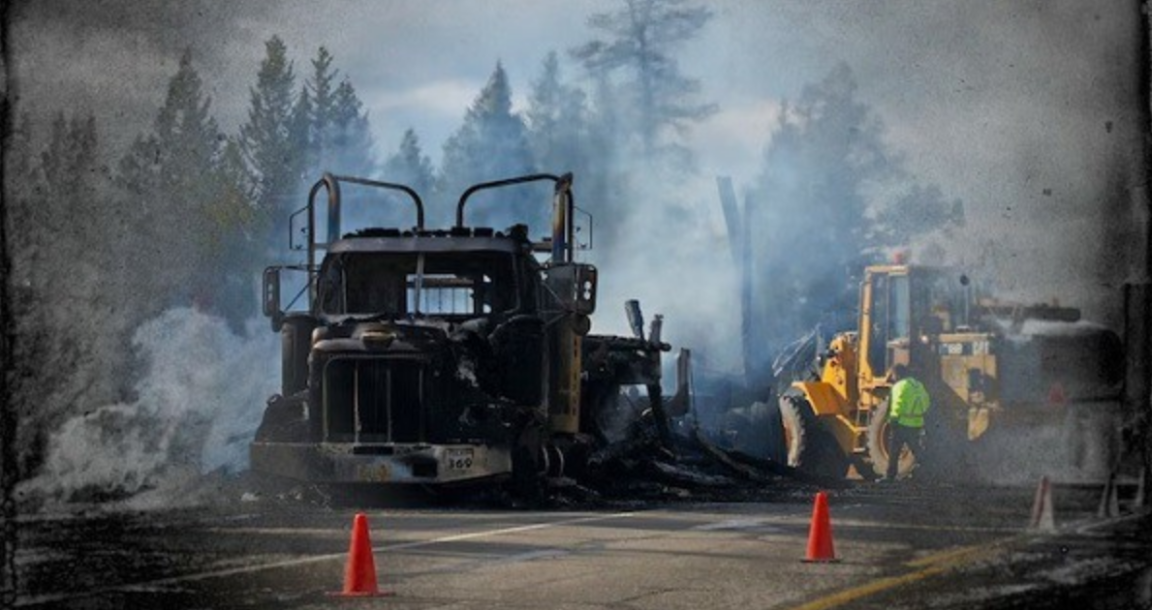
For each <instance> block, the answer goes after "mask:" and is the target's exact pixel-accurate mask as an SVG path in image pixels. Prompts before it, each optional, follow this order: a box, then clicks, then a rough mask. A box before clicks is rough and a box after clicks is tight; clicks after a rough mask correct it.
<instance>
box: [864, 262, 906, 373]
mask: <svg viewBox="0 0 1152 610" xmlns="http://www.w3.org/2000/svg"><path fill="white" fill-rule="evenodd" d="M910 296H911V295H910V294H909V287H908V276H906V275H877V276H875V277H874V279H873V284H872V303H871V311H872V320H871V328H870V329H869V330H870V332H871V333H872V336H871V337H870V342H869V344H868V365H869V366H870V367H871V368H872V370H873V371H875V372H877V373H879V372H881V371H886V370H888V367H890V366H891V365H892V362H890V360H891V350H889V349H888V348H889V346H890V345H891V344H892V343H893V342H895V341H900V340H905V341H906V340H907V339H908V336H909V334H910V332H911V317H910V315H911V307H910V305H911V303H910Z"/></svg>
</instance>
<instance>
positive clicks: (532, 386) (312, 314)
mask: <svg viewBox="0 0 1152 610" xmlns="http://www.w3.org/2000/svg"><path fill="white" fill-rule="evenodd" d="M535 181H551V182H552V183H554V184H555V190H554V194H553V198H552V208H553V222H552V225H553V226H552V234H551V238H550V239H545V240H542V241H540V242H537V243H533V242H532V241H531V240H530V239H529V234H528V228H527V227H526V226H524V225H514V226H512V227H511V228H509V229H507V230H506V231H496V230H493V229H490V228H480V227H468V226H466V225H465V222H464V212H465V207H466V205H467V203H468V200H469V197H470V196H471V195H473V194H474V193H476V192H477V191H480V190H484V189H492V188H499V187H508V186H513V185H517V184H522V183H526V182H535ZM342 183H352V184H357V185H360V186H366V187H373V188H376V189H386V190H390V191H399V192H402V193H404V194H405V195H406V196H407V197H408V198H409V199H411V201H412V203H413V204H414V207H415V211H416V225H415V227H414V228H413V229H410V230H399V229H394V228H377V229H363V230H359V231H357V232H355V233H350V234H346V235H341V232H340V217H341V203H342V202H341V196H340V187H341V184H342ZM322 189H323V190H326V191H327V195H328V201H327V240H326V241H319V240H318V239H317V222H316V215H317V209H316V207H317V206H316V196H317V194H318V193H319V191H320V190H322ZM391 201H393V200H389V199H382V200H381V203H384V204H387V203H390V202H391ZM574 210H575V207H574V202H573V195H572V176H571V174H567V175H564V176H554V175H550V174H535V175H531V176H522V177H518V178H511V179H508V180H500V181H495V182H488V183H483V184H478V185H475V186H473V187H471V188H469V189H468V190H467V191H465V193H464V194H463V195H462V196H461V197H460V200H459V202H458V205H457V209H456V224H455V226H454V227H452V228H451V229H448V230H427V229H425V227H424V207H423V202H422V201H421V199H420V197H419V195H418V194H417V193H415V192H414V191H413V190H412V189H410V188H408V187H406V186H403V185H399V184H393V183H386V182H376V181H370V180H364V179H360V178H350V177H340V176H333V175H329V174H325V175H324V177H323V178H322V179H321V180H320V181H318V182H317V183H316V185H315V186H314V187H313V188H312V191H311V193H310V195H309V199H308V204H307V206H306V207H305V208H303V209H301V210H300V211H299V212H297V213H296V214H294V215H293V219H294V220H295V219H298V218H300V217H301V216H302V215H306V217H305V218H304V219H303V220H304V221H306V227H301V229H302V232H304V231H306V233H307V236H308V237H307V251H308V262H307V264H306V265H301V266H295V267H293V266H284V267H271V268H269V269H267V270H266V271H265V275H264V313H265V314H266V315H268V316H269V317H270V318H271V319H272V326H273V329H274V330H276V331H278V332H279V333H280V334H281V337H282V340H283V377H282V382H283V383H282V391H281V393H280V394H277V395H274V396H273V397H272V398H270V399H269V401H268V405H267V407H266V410H265V413H264V419H263V422H262V423H261V425H260V428H259V429H258V430H257V433H256V438H255V441H254V442H253V443H252V445H251V464H252V468H253V470H255V471H257V472H263V473H269V474H274V475H279V476H284V477H288V478H292V479H298V480H305V481H315V482H325V483H390V484H423V485H432V486H437V485H444V484H458V483H466V482H472V481H480V480H487V479H499V478H507V477H509V476H512V475H513V474H515V475H516V476H517V477H523V478H524V479H528V480H531V479H538V478H540V477H544V476H550V475H551V476H558V475H561V474H564V472H565V471H566V470H567V472H568V473H572V470H573V467H574V466H575V467H578V466H579V465H580V464H581V463H582V462H583V460H584V459H585V456H586V455H587V453H588V451H589V449H590V445H591V444H592V443H594V442H595V439H596V438H597V434H596V431H595V430H594V429H593V428H594V426H595V421H596V418H595V417H582V415H585V414H586V413H587V412H588V411H589V410H592V409H597V408H602V407H603V408H607V407H604V405H610V404H613V403H612V401H610V400H606V399H605V398H604V396H605V395H606V394H612V393H613V392H615V393H618V392H619V388H620V386H621V385H627V384H647V385H649V386H650V387H653V388H655V392H656V396H657V397H659V376H660V353H661V352H662V351H664V350H667V349H668V346H667V345H666V344H663V343H660V342H659V341H658V340H655V341H647V340H634V339H628V338H621V337H588V336H587V335H588V333H589V330H590V327H591V322H590V320H589V315H590V314H592V313H593V311H594V310H595V307H596V269H595V267H593V266H591V265H588V264H583V263H578V262H575V260H574V251H575V248H576V244H575V243H574V224H573V212H574ZM321 253H322V254H323V258H322V260H320V261H319V263H318V264H317V259H318V257H319V255H320V254H321ZM545 255H547V256H546V258H545V259H544V260H540V259H539V258H538V257H543V256H545ZM289 271H297V272H300V273H299V274H297V275H298V276H299V275H303V276H305V277H306V282H305V281H301V282H300V283H301V284H302V286H301V293H302V294H303V293H306V294H307V297H308V298H307V301H308V307H307V309H306V310H305V311H293V312H288V313H285V312H284V310H283V309H282V307H281V304H280V296H281V290H282V288H285V287H286V286H282V285H281V275H282V274H286V273H287V272H289ZM586 343H587V345H585V344H586ZM618 345H626V349H624V350H619V349H617V350H615V352H617V359H620V358H623V360H625V361H626V362H625V363H624V364H625V365H626V366H616V367H614V368H612V369H611V370H607V372H605V371H606V369H605V367H603V366H599V367H598V368H597V370H593V371H587V370H586V368H585V367H584V366H583V364H582V363H583V360H584V352H585V351H587V350H588V349H589V347H592V348H593V349H595V350H596V351H597V352H598V353H599V352H603V351H604V349H605V348H606V347H613V346H618ZM620 353H623V354H624V355H623V356H620V355H619V354H620ZM601 360H602V359H601ZM601 364H602V363H601ZM586 385H590V391H588V392H584V391H582V390H583V389H584V386H586ZM654 402H655V403H657V404H659V400H656V401H654Z"/></svg>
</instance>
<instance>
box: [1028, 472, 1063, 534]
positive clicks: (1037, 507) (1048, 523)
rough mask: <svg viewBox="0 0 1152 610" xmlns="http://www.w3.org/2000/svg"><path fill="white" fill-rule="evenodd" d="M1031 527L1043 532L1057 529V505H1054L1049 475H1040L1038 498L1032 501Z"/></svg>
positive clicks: (1037, 490) (1029, 525) (1029, 526)
mask: <svg viewBox="0 0 1152 610" xmlns="http://www.w3.org/2000/svg"><path fill="white" fill-rule="evenodd" d="M1028 528H1029V529H1033V530H1037V531H1041V532H1054V531H1056V517H1055V507H1053V506H1052V484H1051V483H1049V482H1048V477H1040V485H1039V486H1038V487H1037V488H1036V498H1035V499H1034V500H1033V501H1032V521H1031V522H1030V523H1029V524H1028Z"/></svg>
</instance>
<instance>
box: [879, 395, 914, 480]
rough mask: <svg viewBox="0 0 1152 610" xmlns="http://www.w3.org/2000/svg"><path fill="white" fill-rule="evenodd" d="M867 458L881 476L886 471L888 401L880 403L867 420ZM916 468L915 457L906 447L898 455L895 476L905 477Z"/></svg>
mask: <svg viewBox="0 0 1152 610" xmlns="http://www.w3.org/2000/svg"><path fill="white" fill-rule="evenodd" d="M868 458H869V459H870V460H871V462H872V468H873V470H875V471H876V472H877V473H879V474H880V475H881V476H883V475H884V473H885V472H887V471H888V401H887V400H885V401H884V402H882V403H880V406H878V407H876V409H875V410H874V411H872V418H871V419H869V420H868ZM915 466H916V456H915V455H913V454H912V452H911V451H909V450H908V448H907V447H905V448H904V450H903V451H902V452H901V453H900V462H899V464H897V466H896V476H906V475H907V474H908V473H910V472H912V468H914V467H915Z"/></svg>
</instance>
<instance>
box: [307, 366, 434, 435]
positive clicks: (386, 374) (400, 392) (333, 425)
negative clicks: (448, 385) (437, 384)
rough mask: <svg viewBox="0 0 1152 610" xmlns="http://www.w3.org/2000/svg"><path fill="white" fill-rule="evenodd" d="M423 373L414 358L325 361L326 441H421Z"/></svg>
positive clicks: (423, 432)
mask: <svg viewBox="0 0 1152 610" xmlns="http://www.w3.org/2000/svg"><path fill="white" fill-rule="evenodd" d="M425 370H426V369H425V366H424V363H423V362H421V361H417V360H401V359H384V358H362V357H341V358H335V359H333V360H331V361H329V362H328V363H327V365H326V366H325V368H324V381H323V384H324V385H323V402H324V424H325V427H324V429H325V432H326V434H325V436H326V438H327V440H329V441H337V442H368V443H370V442H394V443H416V442H424V441H425V440H426V434H425V425H424V400H425V385H424V384H425Z"/></svg>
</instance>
